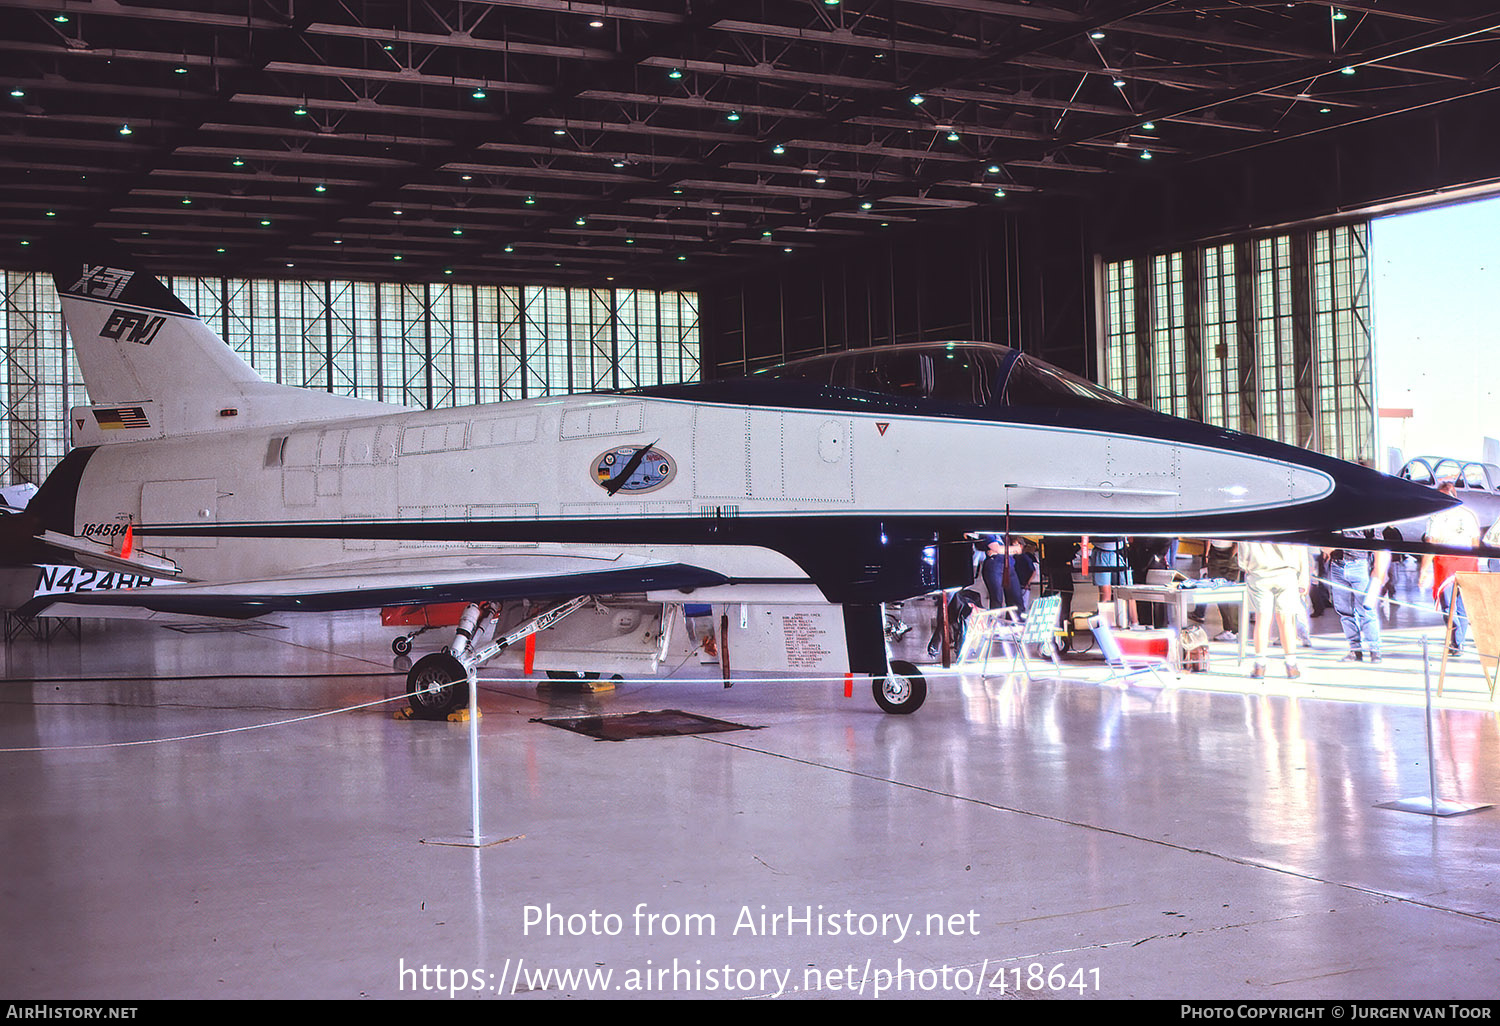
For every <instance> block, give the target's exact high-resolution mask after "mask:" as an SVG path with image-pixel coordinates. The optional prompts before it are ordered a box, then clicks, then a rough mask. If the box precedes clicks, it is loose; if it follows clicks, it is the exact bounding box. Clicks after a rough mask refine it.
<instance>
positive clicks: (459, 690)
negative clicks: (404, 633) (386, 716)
mask: <svg viewBox="0 0 1500 1026" xmlns="http://www.w3.org/2000/svg"><path fill="white" fill-rule="evenodd" d="M406 701H407V703H408V704H409V705H410V706H411V711H412V713H413V715H415V716H418V717H420V718H422V719H426V720H441V719H444V718H445V717H446V716H447V715H448V714H449V713H452V712H457V711H458V710H459V709H462V708H464V707H465V706H466V705H468V704H469V673H468V671H467V670H465V669H464V664H463V663H461V662H459V661H458V660H457V659H455V658H454V657H453V654H452V653H451V652H433V653H432V654H431V655H425V656H423V657H422V658H421V659H418V660H417V665H415V666H413V667H412V668H411V672H410V673H408V674H407V675H406Z"/></svg>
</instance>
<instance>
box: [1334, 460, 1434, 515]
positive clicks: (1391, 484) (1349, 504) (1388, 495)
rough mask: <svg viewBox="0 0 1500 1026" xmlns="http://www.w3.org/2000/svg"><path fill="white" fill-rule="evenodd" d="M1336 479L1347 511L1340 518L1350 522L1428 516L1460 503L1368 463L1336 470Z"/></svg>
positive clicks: (1338, 495)
mask: <svg viewBox="0 0 1500 1026" xmlns="http://www.w3.org/2000/svg"><path fill="white" fill-rule="evenodd" d="M1334 482H1335V487H1334V495H1335V497H1336V499H1337V501H1338V507H1339V509H1340V510H1341V511H1346V512H1344V513H1343V515H1342V516H1341V517H1340V519H1345V520H1347V521H1348V523H1349V524H1350V525H1351V526H1357V527H1373V526H1380V525H1384V524H1399V523H1401V522H1402V521H1405V520H1417V519H1425V518H1427V517H1430V516H1432V515H1433V514H1434V513H1438V512H1441V511H1442V510H1445V509H1447V508H1449V507H1450V506H1456V505H1458V503H1459V500H1458V499H1455V498H1453V497H1452V496H1450V495H1444V494H1443V493H1442V492H1440V491H1438V490H1437V489H1436V488H1430V487H1428V486H1427V485H1421V484H1417V483H1416V482H1414V481H1407V480H1405V479H1404V478H1399V477H1392V476H1391V475H1389V474H1382V473H1380V472H1379V471H1375V470H1370V469H1368V468H1366V467H1360V466H1350V467H1349V468H1348V469H1347V470H1343V471H1342V472H1340V473H1338V474H1336V475H1335V476H1334Z"/></svg>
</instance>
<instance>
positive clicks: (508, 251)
mask: <svg viewBox="0 0 1500 1026" xmlns="http://www.w3.org/2000/svg"><path fill="white" fill-rule="evenodd" d="M515 251H516V247H514V246H510V245H507V246H506V247H505V252H507V253H514V252H515Z"/></svg>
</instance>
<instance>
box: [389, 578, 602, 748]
mask: <svg viewBox="0 0 1500 1026" xmlns="http://www.w3.org/2000/svg"><path fill="white" fill-rule="evenodd" d="M588 601H589V597H588V596H587V595H580V596H578V597H577V598H572V599H569V600H568V601H566V602H563V603H561V604H559V605H556V606H553V607H552V608H551V609H549V610H547V611H546V612H545V613H542V614H541V615H540V616H533V617H532V618H531V619H530V620H527V621H526V622H525V623H523V624H521V625H520V626H518V627H516V628H514V629H513V630H511V631H510V632H509V633H508V634H506V635H505V636H504V637H503V638H496V639H495V640H494V641H492V642H490V643H489V644H488V645H486V646H485V647H484V648H481V649H478V650H475V649H473V648H472V647H471V645H470V642H471V641H472V640H473V638H474V635H475V634H476V633H477V632H478V630H479V622H480V620H481V619H482V617H483V616H484V614H485V612H486V611H487V610H488V608H489V607H488V604H481V603H474V604H471V605H470V606H469V607H468V608H467V609H465V610H464V614H463V616H462V617H460V618H459V622H458V629H457V630H456V631H455V632H454V637H453V643H452V644H451V645H449V647H448V648H447V649H446V650H444V651H441V652H433V653H432V654H430V655H425V656H423V657H422V658H421V659H418V660H417V663H416V665H415V666H413V667H412V668H411V672H410V673H408V674H407V675H406V701H407V704H408V705H410V706H411V710H412V714H413V715H415V716H419V717H421V718H423V719H443V718H445V717H447V716H448V715H449V714H450V713H454V712H457V711H458V710H459V709H462V708H463V707H464V706H466V705H468V703H469V688H470V687H471V686H473V682H474V675H475V673H476V672H477V671H478V669H479V667H481V666H483V665H484V664H485V663H487V662H489V661H490V660H491V659H493V658H495V657H496V656H497V655H499V654H500V653H501V652H504V651H505V650H506V649H507V648H509V647H510V646H512V645H514V644H515V643H516V642H518V641H522V640H524V639H525V638H527V637H529V636H530V635H532V634H535V633H536V632H537V631H543V630H546V629H547V628H548V627H551V626H552V625H553V624H555V623H557V622H558V621H559V620H561V619H562V618H563V617H565V616H567V615H568V614H569V613H572V612H575V611H576V610H578V609H581V608H582V607H583V606H584V605H585V604H586V603H587V602H588Z"/></svg>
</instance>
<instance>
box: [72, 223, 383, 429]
mask: <svg viewBox="0 0 1500 1026" xmlns="http://www.w3.org/2000/svg"><path fill="white" fill-rule="evenodd" d="M53 281H54V282H55V283H56V286H57V294H58V297H59V299H60V300H61V303H62V313H63V320H64V321H65V322H66V323H67V326H68V332H69V334H71V336H72V339H73V349H74V352H75V353H76V354H77V356H78V367H79V369H80V370H81V371H82V372H83V382H84V385H85V387H86V388H87V389H88V393H89V399H90V400H91V401H92V402H93V403H94V405H93V406H91V407H86V408H81V409H76V410H74V411H72V415H71V416H72V424H71V426H72V428H73V436H74V442H75V444H85V443H87V444H99V443H103V442H110V441H126V440H138V439H142V438H159V437H164V436H171V435H180V434H197V433H201V432H208V431H223V430H231V429H236V428H245V427H251V426H264V425H268V424H284V423H296V422H299V421H303V420H309V419H323V418H330V417H339V416H343V417H357V416H361V415H368V414H374V413H380V412H389V411H390V410H392V409H393V407H391V406H387V405H385V404H382V403H373V402H368V401H366V400H359V399H351V398H348V397H345V396H336V395H331V394H329V393H326V392H318V391H314V390H312V389H302V388H292V387H290V386H284V385H277V384H273V383H271V382H268V381H266V380H265V379H264V378H262V377H261V376H260V375H259V374H257V373H256V371H255V369H254V368H252V367H251V366H250V365H249V364H248V363H246V362H245V361H244V360H242V359H241V358H240V357H239V355H238V354H236V353H235V352H234V350H233V349H231V348H230V347H229V345H228V344H226V343H225V342H224V340H223V339H221V338H220V337H219V336H218V334H217V333H216V332H214V330H213V329H212V328H210V327H209V326H208V325H207V324H205V323H204V322H203V321H202V319H200V318H199V317H197V316H196V315H195V314H194V313H193V311H191V310H190V309H188V308H187V306H186V305H184V304H183V303H182V301H181V300H179V299H178V298H177V297H176V296H175V295H174V294H173V293H172V291H171V290H170V289H169V288H167V287H166V285H164V284H163V283H162V282H161V281H160V280H159V279H157V278H156V277H155V276H154V275H152V274H151V273H149V272H148V271H146V270H144V269H143V268H142V267H141V266H140V264H139V262H138V261H136V260H135V259H134V258H133V257H132V256H130V255H128V254H126V253H125V252H123V251H122V250H121V249H120V248H119V247H117V246H114V245H112V244H110V243H107V242H99V241H94V240H90V241H88V242H86V243H83V244H78V243H73V244H72V245H70V246H69V247H68V248H67V251H66V254H65V255H63V256H61V257H60V258H59V259H58V260H57V261H56V262H55V263H54V269H53Z"/></svg>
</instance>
